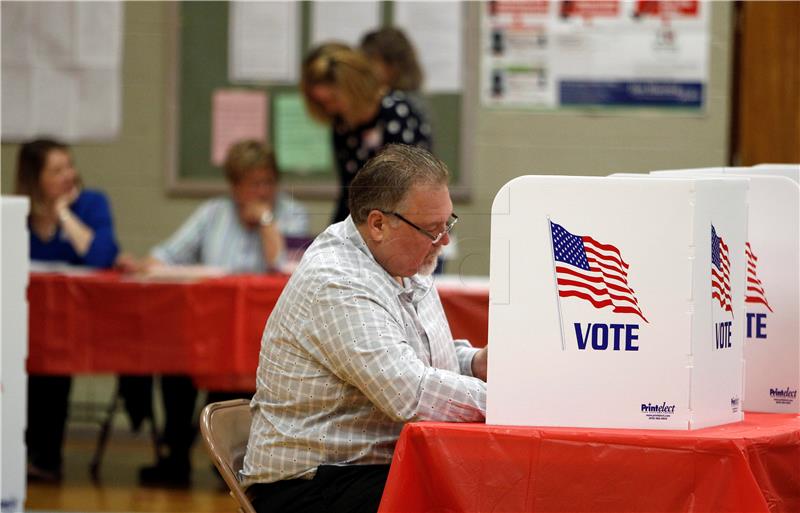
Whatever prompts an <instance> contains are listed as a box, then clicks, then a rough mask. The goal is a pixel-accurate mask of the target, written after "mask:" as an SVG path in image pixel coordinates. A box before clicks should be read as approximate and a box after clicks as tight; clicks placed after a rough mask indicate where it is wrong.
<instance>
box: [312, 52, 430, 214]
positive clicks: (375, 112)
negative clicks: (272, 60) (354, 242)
mask: <svg viewBox="0 0 800 513" xmlns="http://www.w3.org/2000/svg"><path fill="white" fill-rule="evenodd" d="M300 88H301V90H302V92H303V96H304V98H305V102H306V107H307V108H308V111H309V113H310V114H311V116H312V117H313V118H315V119H316V120H317V121H319V122H321V123H326V124H330V125H331V127H332V128H333V148H334V153H335V160H336V169H337V172H338V175H339V180H340V185H341V190H340V194H339V201H338V206H337V209H336V213H335V215H334V217H333V222H338V221H342V220H344V219H345V218H346V217H347V215H348V214H349V211H348V209H347V198H348V194H347V191H348V187H349V185H350V182H351V181H352V179H353V177H354V176H355V175H356V173H357V172H358V170H359V169H361V168H362V167H363V166H364V164H365V163H366V162H367V161H368V160H369V159H370V158H372V157H373V156H374V155H375V154H376V153H377V152H378V151H379V150H380V149H381V148H383V147H384V146H385V145H387V144H408V145H413V146H421V147H423V148H425V149H428V150H430V149H431V128H430V125H429V124H428V121H427V119H425V116H424V115H423V114H422V113H420V112H419V111H418V109H417V108H416V107H415V106H414V105H413V104H412V103H411V102H409V101H408V97H407V95H406V93H404V92H403V91H395V90H392V89H390V88H388V87H386V86H385V85H384V84H383V83H382V81H381V79H380V78H379V77H378V75H377V73H376V71H375V68H374V66H373V65H372V63H370V61H369V59H367V57H366V56H364V54H363V53H361V52H359V51H357V50H353V49H351V48H350V47H348V46H346V45H343V44H339V43H328V44H323V45H321V46H319V47H317V48H315V49H313V50H312V51H311V52H310V53H309V54H308V55H307V56H306V58H305V60H304V61H303V74H302V79H301V82H300Z"/></svg>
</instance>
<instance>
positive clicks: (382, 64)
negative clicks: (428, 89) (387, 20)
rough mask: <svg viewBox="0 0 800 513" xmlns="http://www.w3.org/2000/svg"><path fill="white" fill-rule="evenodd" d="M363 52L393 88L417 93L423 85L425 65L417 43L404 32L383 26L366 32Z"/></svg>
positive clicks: (384, 81)
mask: <svg viewBox="0 0 800 513" xmlns="http://www.w3.org/2000/svg"><path fill="white" fill-rule="evenodd" d="M359 46H360V47H361V51H362V52H364V55H366V56H367V58H368V59H369V60H370V62H372V64H373V65H374V66H375V69H376V71H377V73H378V76H379V78H380V79H381V80H382V81H383V83H385V84H387V85H388V86H389V87H390V88H392V89H396V90H398V91H405V92H406V93H414V94H418V93H419V90H420V88H421V87H422V79H423V73H422V67H421V66H420V65H419V61H418V60H417V52H416V50H414V45H412V44H411V41H410V40H409V39H408V37H407V36H406V34H405V32H403V31H402V30H400V29H399V28H395V27H383V28H381V29H378V30H373V31H372V32H368V33H366V34H364V37H362V38H361V44H360V45H359Z"/></svg>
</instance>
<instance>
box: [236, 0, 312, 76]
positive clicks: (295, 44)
mask: <svg viewBox="0 0 800 513" xmlns="http://www.w3.org/2000/svg"><path fill="white" fill-rule="evenodd" d="M299 8H300V2H241V1H240V2H231V3H230V11H229V12H230V22H229V24H230V26H229V29H228V38H229V42H228V51H229V55H228V74H229V75H230V80H231V82H237V81H269V80H271V81H279V82H293V81H295V80H296V79H297V65H298V62H299V61H300V59H299V52H300V50H299V45H300V41H299V34H300V32H301V31H300V25H299V15H298V9H299Z"/></svg>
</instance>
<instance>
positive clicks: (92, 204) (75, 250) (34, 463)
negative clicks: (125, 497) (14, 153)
mask: <svg viewBox="0 0 800 513" xmlns="http://www.w3.org/2000/svg"><path fill="white" fill-rule="evenodd" d="M16 193H17V194H20V195H24V196H28V198H30V202H31V213H30V216H29V217H28V229H29V230H30V256H31V260H44V261H51V262H66V263H69V264H72V265H83V266H89V267H97V268H107V267H111V266H112V265H113V263H114V260H115V259H116V257H117V253H118V248H117V242H116V240H115V238H114V227H113V224H112V220H111V209H110V207H109V204H108V200H107V199H106V197H105V196H104V195H103V194H102V193H100V192H97V191H91V190H82V189H81V188H80V179H79V177H78V173H77V172H76V171H75V168H74V167H73V164H72V156H71V155H70V153H69V148H68V147H67V146H66V145H64V144H62V143H60V142H57V141H53V140H49V139H39V140H36V141H32V142H29V143H25V144H23V145H22V146H21V147H20V149H19V155H18V160H17V183H16ZM71 385H72V378H71V377H70V376H36V375H31V376H29V377H28V429H27V432H26V436H25V439H26V443H27V445H28V460H29V463H28V478H29V479H32V480H45V481H58V480H60V478H61V462H62V454H61V449H62V445H63V441H64V427H65V424H66V420H67V410H68V404H69V391H70V387H71Z"/></svg>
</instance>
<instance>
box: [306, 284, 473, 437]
mask: <svg viewBox="0 0 800 513" xmlns="http://www.w3.org/2000/svg"><path fill="white" fill-rule="evenodd" d="M313 304H314V307H313V313H312V319H311V320H310V322H309V323H308V325H307V329H308V330H309V339H310V342H311V343H312V344H316V345H317V346H318V349H319V352H320V353H321V354H323V355H324V359H325V361H324V364H325V365H326V366H327V367H328V368H329V369H330V370H331V371H332V372H333V373H334V374H336V375H337V376H339V378H340V379H342V380H343V381H345V382H347V383H349V384H351V385H353V386H355V387H357V388H358V389H359V390H360V391H361V392H362V393H363V394H364V395H365V396H367V397H368V398H369V400H370V401H371V402H372V403H373V404H374V405H375V406H376V407H378V408H379V409H380V410H381V411H382V412H383V413H385V414H386V415H387V416H389V417H390V418H392V419H394V420H397V421H406V422H407V421H415V420H433V421H455V422H475V421H481V420H483V419H484V417H485V414H486V384H485V383H484V382H483V381H481V380H479V379H477V378H474V377H470V376H465V375H461V374H458V373H455V372H451V371H447V370H443V369H437V368H434V367H430V366H428V365H427V364H426V363H424V362H423V361H422V360H420V359H419V357H418V356H417V354H416V353H415V352H414V350H413V349H412V347H411V346H410V345H409V344H408V343H407V342H406V340H405V336H404V329H403V326H402V323H401V321H399V320H398V319H396V318H395V317H394V316H393V315H392V314H391V313H390V312H389V311H388V310H387V309H386V308H385V307H384V306H383V305H381V304H380V302H379V301H378V300H376V298H375V295H374V293H371V292H370V291H369V290H367V289H366V288H361V287H359V286H358V285H356V284H352V283H351V284H347V285H338V284H329V285H326V286H324V287H323V288H322V289H321V290H320V292H318V294H317V296H316V298H315V301H314V303H313Z"/></svg>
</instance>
